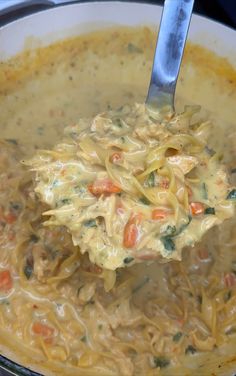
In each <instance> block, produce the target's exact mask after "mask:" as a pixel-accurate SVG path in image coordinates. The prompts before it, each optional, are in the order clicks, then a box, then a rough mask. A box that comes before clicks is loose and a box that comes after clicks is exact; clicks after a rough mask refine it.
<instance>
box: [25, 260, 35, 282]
mask: <svg viewBox="0 0 236 376" xmlns="http://www.w3.org/2000/svg"><path fill="white" fill-rule="evenodd" d="M23 271H24V275H25V276H26V278H27V279H30V277H31V276H32V273H33V266H32V265H30V264H28V263H26V265H25V266H24V270H23Z"/></svg>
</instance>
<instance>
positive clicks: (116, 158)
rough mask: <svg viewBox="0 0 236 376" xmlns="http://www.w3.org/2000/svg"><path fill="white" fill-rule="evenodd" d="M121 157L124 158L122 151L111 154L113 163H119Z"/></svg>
mask: <svg viewBox="0 0 236 376" xmlns="http://www.w3.org/2000/svg"><path fill="white" fill-rule="evenodd" d="M121 159H122V156H121V153H118V152H116V153H114V154H112V155H111V156H110V161H111V162H112V163H118V162H120V161H121Z"/></svg>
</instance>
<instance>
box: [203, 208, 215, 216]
mask: <svg viewBox="0 0 236 376" xmlns="http://www.w3.org/2000/svg"><path fill="white" fill-rule="evenodd" d="M204 213H205V214H212V215H215V208H206V209H205V210H204Z"/></svg>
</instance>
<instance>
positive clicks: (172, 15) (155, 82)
mask: <svg viewBox="0 0 236 376" xmlns="http://www.w3.org/2000/svg"><path fill="white" fill-rule="evenodd" d="M193 4H194V0H165V3H164V8H163V12H162V17H161V23H160V28H159V34H158V39H157V44H156V51H155V56H154V61H153V67H152V75H151V81H150V86H149V90H148V95H147V99H146V104H147V105H148V106H149V107H151V108H152V109H154V110H160V109H163V108H165V107H166V108H169V109H170V110H171V111H172V112H174V97H175V89H176V84H177V78H178V75H179V69H180V64H181V61H182V56H183V52H184V46H185V42H186V39H187V35H188V29H189V24H190V20H191V15H192V10H193Z"/></svg>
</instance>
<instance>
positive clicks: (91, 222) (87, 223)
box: [83, 219, 97, 227]
mask: <svg viewBox="0 0 236 376" xmlns="http://www.w3.org/2000/svg"><path fill="white" fill-rule="evenodd" d="M83 225H84V226H85V227H97V222H96V220H95V219H89V220H88V221H84V223H83Z"/></svg>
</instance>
